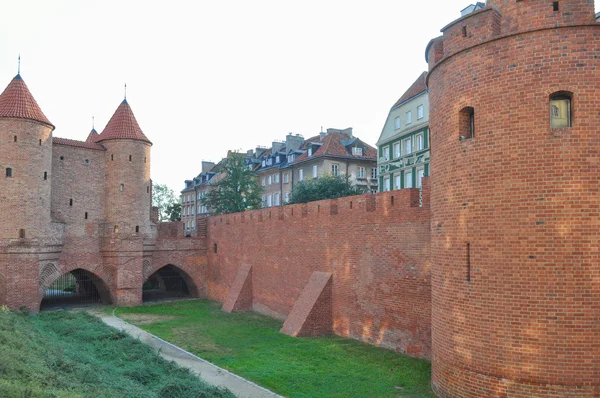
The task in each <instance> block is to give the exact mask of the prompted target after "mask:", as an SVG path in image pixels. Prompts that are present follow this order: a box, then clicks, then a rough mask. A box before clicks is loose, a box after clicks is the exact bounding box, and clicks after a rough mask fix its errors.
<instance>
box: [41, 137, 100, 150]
mask: <svg viewBox="0 0 600 398" xmlns="http://www.w3.org/2000/svg"><path fill="white" fill-rule="evenodd" d="M52 144H56V145H67V146H74V147H76V148H84V149H95V150H98V151H105V150H106V148H104V147H103V146H102V145H100V144H96V143H94V142H89V141H77V140H70V139H68V138H59V137H53V138H52Z"/></svg>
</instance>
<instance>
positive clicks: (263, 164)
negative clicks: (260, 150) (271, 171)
mask: <svg viewBox="0 0 600 398" xmlns="http://www.w3.org/2000/svg"><path fill="white" fill-rule="evenodd" d="M266 165H267V161H266V160H264V159H263V161H262V167H265V166H266Z"/></svg>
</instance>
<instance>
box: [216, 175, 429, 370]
mask: <svg viewBox="0 0 600 398" xmlns="http://www.w3.org/2000/svg"><path fill="white" fill-rule="evenodd" d="M424 191H425V192H424V194H425V196H426V198H425V203H428V198H427V195H428V194H427V191H428V184H427V182H426V183H425V188H424ZM215 245H216V249H217V253H214V249H215ZM429 255H430V245H429V209H428V208H426V207H419V192H418V190H417V189H405V190H401V191H392V192H385V193H379V194H377V195H374V196H371V195H361V196H354V197H347V198H341V199H337V200H326V201H319V202H312V203H309V204H299V205H290V206H284V207H279V208H270V209H264V210H257V211H249V212H246V213H238V214H231V215H224V216H214V217H210V218H209V220H208V262H209V267H208V278H209V280H208V295H209V297H210V298H213V299H216V300H219V301H225V299H226V297H227V292H228V289H229V288H230V287H231V284H232V283H233V281H234V279H235V276H236V273H237V271H238V268H239V267H240V265H241V264H250V265H252V277H253V280H252V285H253V295H254V298H253V301H254V302H253V308H254V310H256V311H259V312H263V313H266V314H269V315H271V316H275V317H278V318H281V319H284V318H285V317H286V316H287V315H288V314H289V312H290V310H291V309H292V307H293V305H294V303H295V301H296V300H297V299H298V297H299V296H300V293H301V292H302V289H303V288H304V286H305V285H306V283H307V282H308V280H309V278H310V277H311V275H312V273H313V271H323V272H330V273H332V274H333V285H332V295H333V297H332V302H333V330H334V333H336V334H338V335H341V336H347V337H351V338H355V339H359V340H363V341H366V342H368V343H371V344H376V345H381V346H384V347H389V348H393V349H397V350H400V351H404V352H407V353H409V354H410V355H414V356H420V357H425V358H428V357H430V355H431V351H430V316H431V313H430V300H431V296H430V279H429Z"/></svg>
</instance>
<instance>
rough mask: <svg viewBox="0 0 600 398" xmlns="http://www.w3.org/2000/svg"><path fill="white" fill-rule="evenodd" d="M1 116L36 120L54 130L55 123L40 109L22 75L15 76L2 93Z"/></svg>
mask: <svg viewBox="0 0 600 398" xmlns="http://www.w3.org/2000/svg"><path fill="white" fill-rule="evenodd" d="M0 117H16V118H19V119H29V120H35V121H36V122H41V123H44V124H47V125H49V126H51V127H52V129H53V130H54V125H53V124H52V123H50V121H49V120H48V118H47V117H46V115H44V112H42V110H41V109H40V106H39V105H38V104H37V102H36V101H35V98H33V95H31V92H30V91H29V89H28V88H27V84H25V81H23V79H22V78H21V75H17V76H15V77H14V79H12V80H11V82H10V83H8V86H6V88H5V89H4V92H2V94H0Z"/></svg>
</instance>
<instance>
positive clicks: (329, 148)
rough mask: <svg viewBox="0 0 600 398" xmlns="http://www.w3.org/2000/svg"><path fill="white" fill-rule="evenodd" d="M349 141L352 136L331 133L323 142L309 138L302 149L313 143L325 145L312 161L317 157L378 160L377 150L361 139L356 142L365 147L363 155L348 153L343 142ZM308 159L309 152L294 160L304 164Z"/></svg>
mask: <svg viewBox="0 0 600 398" xmlns="http://www.w3.org/2000/svg"><path fill="white" fill-rule="evenodd" d="M349 139H350V136H348V135H346V134H343V133H329V134H327V135H326V136H325V137H324V138H323V140H321V139H320V137H319V136H315V137H311V138H309V139H308V140H306V142H305V143H304V145H302V149H304V150H306V149H307V148H308V145H309V144H310V143H311V142H321V143H323V145H321V146H320V147H319V148H318V149H317V150H316V151H315V152H314V153H313V154H312V156H311V157H310V158H311V159H313V158H316V157H322V156H343V157H347V158H354V159H377V150H376V149H375V148H373V147H372V146H370V145H369V144H366V143H364V142H362V141H361V140H360V139H357V140H356V141H355V142H357V141H358V142H360V143H361V144H363V145H364V148H365V150H364V152H363V155H362V156H358V155H353V154H352V153H351V152H348V150H347V149H346V147H345V146H344V144H343V143H342V140H349ZM307 159H308V152H305V153H303V154H302V155H300V156H298V158H296V160H294V162H293V163H298V162H302V161H304V160H307Z"/></svg>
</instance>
